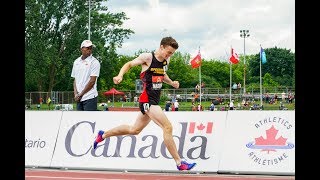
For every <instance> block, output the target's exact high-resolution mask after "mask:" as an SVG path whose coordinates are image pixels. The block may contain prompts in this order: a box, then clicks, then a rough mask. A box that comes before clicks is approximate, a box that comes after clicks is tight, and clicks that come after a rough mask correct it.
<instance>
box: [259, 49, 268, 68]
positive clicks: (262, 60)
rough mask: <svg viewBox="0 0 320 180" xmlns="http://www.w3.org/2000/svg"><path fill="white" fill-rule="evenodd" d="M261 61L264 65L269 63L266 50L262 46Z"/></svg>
mask: <svg viewBox="0 0 320 180" xmlns="http://www.w3.org/2000/svg"><path fill="white" fill-rule="evenodd" d="M260 48H261V49H260V59H261V63H262V64H264V63H266V62H267V58H266V53H265V52H264V49H263V48H262V47H261V46H260Z"/></svg>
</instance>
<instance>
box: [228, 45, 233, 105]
mask: <svg viewBox="0 0 320 180" xmlns="http://www.w3.org/2000/svg"><path fill="white" fill-rule="evenodd" d="M231 49H232V46H231ZM231 56H232V52H231ZM229 64H230V88H229V94H230V102H231V87H232V86H231V83H232V82H231V81H232V65H231V61H230V60H229Z"/></svg>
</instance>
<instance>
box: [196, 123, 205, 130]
mask: <svg viewBox="0 0 320 180" xmlns="http://www.w3.org/2000/svg"><path fill="white" fill-rule="evenodd" d="M205 127H206V126H204V125H203V124H202V123H201V124H200V125H198V126H197V128H198V130H200V131H202V130H203V129H204V128H205Z"/></svg>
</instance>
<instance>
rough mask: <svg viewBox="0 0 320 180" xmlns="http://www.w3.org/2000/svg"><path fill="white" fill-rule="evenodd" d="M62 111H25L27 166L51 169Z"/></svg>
mask: <svg viewBox="0 0 320 180" xmlns="http://www.w3.org/2000/svg"><path fill="white" fill-rule="evenodd" d="M61 118H62V111H38V112H36V111H25V138H26V141H25V166H43V167H50V163H51V160H52V156H53V152H54V147H55V143H56V139H57V137H58V131H59V125H60V121H61Z"/></svg>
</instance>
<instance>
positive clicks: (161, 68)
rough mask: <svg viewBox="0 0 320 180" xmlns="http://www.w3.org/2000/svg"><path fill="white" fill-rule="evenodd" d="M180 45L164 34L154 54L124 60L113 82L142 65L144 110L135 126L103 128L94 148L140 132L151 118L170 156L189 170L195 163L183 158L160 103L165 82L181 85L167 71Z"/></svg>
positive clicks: (180, 167)
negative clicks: (158, 129)
mask: <svg viewBox="0 0 320 180" xmlns="http://www.w3.org/2000/svg"><path fill="white" fill-rule="evenodd" d="M178 47H179V45H178V43H177V42H176V40H175V39H173V38H172V37H165V38H163V39H162V40H161V42H160V47H159V48H158V49H157V50H156V51H154V52H151V53H142V54H140V55H139V56H138V57H137V58H135V59H133V60H131V61H129V62H127V63H125V64H124V65H123V66H122V68H121V69H120V72H119V74H118V75H117V76H115V77H113V82H114V83H115V84H119V83H120V82H121V81H122V78H123V75H124V74H125V73H126V72H128V71H129V69H130V68H132V67H134V66H138V65H141V73H140V78H141V80H142V82H143V92H142V93H141V95H140V98H139V107H140V111H141V113H139V114H138V117H137V118H136V121H135V122H134V124H133V125H131V126H130V125H125V124H124V125H120V126H118V127H115V128H113V129H110V130H108V131H102V130H100V131H99V132H98V135H97V137H96V139H95V141H94V144H93V148H94V149H96V148H97V144H98V143H99V142H101V141H103V140H104V139H105V138H108V137H111V136H120V135H128V134H129V135H137V134H139V133H140V132H141V131H142V130H143V128H145V127H146V126H147V125H148V124H149V122H150V121H151V120H153V121H154V122H155V124H157V125H158V126H160V128H162V131H163V140H164V144H165V145H166V147H167V149H168V151H169V152H170V154H171V156H172V157H173V159H174V160H175V163H176V165H177V169H178V170H180V171H181V170H190V169H192V168H193V167H194V166H195V165H196V163H187V162H186V161H182V160H181V158H180V156H179V154H178V151H177V147H176V144H175V142H174V140H173V136H172V124H171V122H170V121H169V119H168V118H167V116H166V115H165V113H164V112H163V111H162V109H161V107H160V106H159V101H160V92H161V88H162V83H163V82H164V83H167V84H169V85H171V86H173V87H174V88H179V82H178V81H172V80H171V79H170V78H169V76H168V75H167V74H166V71H167V68H168V64H169V60H170V56H171V55H172V54H173V53H174V52H175V51H176V50H177V49H178Z"/></svg>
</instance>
